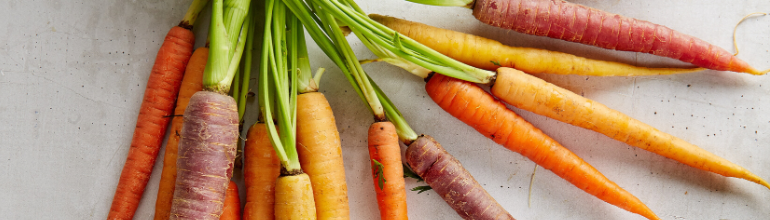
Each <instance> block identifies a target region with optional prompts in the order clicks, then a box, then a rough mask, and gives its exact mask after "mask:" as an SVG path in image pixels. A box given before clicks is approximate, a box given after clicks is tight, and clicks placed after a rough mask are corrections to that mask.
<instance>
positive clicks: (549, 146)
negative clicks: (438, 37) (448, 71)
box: [415, 74, 659, 219]
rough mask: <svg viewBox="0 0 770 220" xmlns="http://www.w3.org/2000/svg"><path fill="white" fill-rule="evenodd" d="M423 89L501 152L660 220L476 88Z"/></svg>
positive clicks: (436, 82) (455, 83)
mask: <svg viewBox="0 0 770 220" xmlns="http://www.w3.org/2000/svg"><path fill="white" fill-rule="evenodd" d="M425 90H426V91H427V92H428V95H429V96H430V97H431V98H432V99H433V101H435V102H436V104H438V105H439V106H441V108H442V109H444V110H445V111H447V112H449V114H451V115H452V116H454V117H456V118H457V119H459V120H460V121H462V122H465V123H466V124H468V125H469V126H471V127H473V128H474V129H476V131H478V132H479V133H481V134H483V135H484V136H486V137H488V138H490V139H492V140H494V141H495V142H497V143H498V144H500V145H503V146H504V147H505V148H507V149H509V150H511V151H514V152H517V153H520V154H521V155H523V156H525V157H527V158H529V159H530V160H532V161H533V162H535V163H536V164H538V165H540V166H542V167H543V168H546V169H548V170H551V172H553V173H554V174H556V175H557V176H559V177H561V178H562V179H564V180H567V182H570V183H572V184H573V185H575V187H577V188H579V189H581V190H583V191H585V192H587V193H589V194H591V195H593V196H596V197H597V198H599V199H601V200H603V201H605V202H607V203H609V204H612V205H615V206H618V207H620V208H622V209H625V210H628V211H630V212H633V213H636V214H639V215H641V216H644V217H646V218H648V219H659V218H658V217H657V216H656V215H655V213H653V212H652V210H650V209H649V208H647V206H646V205H644V203H642V201H640V200H639V199H638V198H636V197H635V196H634V195H632V194H631V193H629V192H628V191H626V190H624V189H623V188H621V187H620V186H618V185H617V184H615V183H614V182H612V181H611V180H609V179H607V177H605V176H604V175H602V174H601V173H600V172H599V171H598V170H596V169H595V168H593V167H592V166H591V165H589V164H588V163H586V162H585V161H583V159H580V157H578V156H577V155H575V154H574V153H572V152H571V151H569V150H567V149H566V148H564V147H562V146H561V145H560V144H559V143H558V142H556V141H555V140H553V139H551V138H550V137H549V136H548V135H546V134H544V133H543V132H542V131H541V130H540V129H538V128H536V127H535V126H533V125H532V124H530V123H529V122H527V121H525V120H524V119H523V118H521V116H519V115H518V114H516V113H514V112H513V111H511V110H510V109H508V108H506V107H505V104H503V103H502V102H500V101H498V100H496V99H495V98H494V97H492V95H491V94H489V93H487V92H486V91H484V90H483V89H482V88H481V87H479V86H478V85H476V84H473V83H470V82H466V81H462V80H458V79H454V78H450V77H446V76H443V75H440V74H435V75H433V77H431V79H430V80H429V81H428V83H427V84H426V85H425ZM415 172H417V170H415ZM418 174H419V173H418ZM426 181H427V179H426Z"/></svg>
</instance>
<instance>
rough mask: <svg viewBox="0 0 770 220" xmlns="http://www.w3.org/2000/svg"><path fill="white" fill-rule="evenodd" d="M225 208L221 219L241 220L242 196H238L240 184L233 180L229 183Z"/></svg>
mask: <svg viewBox="0 0 770 220" xmlns="http://www.w3.org/2000/svg"><path fill="white" fill-rule="evenodd" d="M223 210H224V211H222V215H221V216H219V219H220V220H241V198H240V196H238V185H236V184H235V182H233V181H232V180H230V184H229V185H227V194H226V195H225V204H224V208H223Z"/></svg>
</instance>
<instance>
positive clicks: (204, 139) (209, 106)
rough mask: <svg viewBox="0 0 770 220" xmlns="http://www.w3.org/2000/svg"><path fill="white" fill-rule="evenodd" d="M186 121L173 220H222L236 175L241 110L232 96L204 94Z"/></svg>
mask: <svg viewBox="0 0 770 220" xmlns="http://www.w3.org/2000/svg"><path fill="white" fill-rule="evenodd" d="M184 117H185V122H184V125H182V132H181V135H182V139H181V140H180V142H179V156H178V159H177V180H176V186H175V189H176V190H174V200H173V203H172V206H171V215H170V218H169V219H189V218H194V219H212V220H218V219H219V216H220V215H221V214H222V204H223V203H224V199H225V192H226V190H227V185H228V184H229V181H230V177H232V174H233V163H234V161H233V160H234V159H235V151H236V149H235V147H236V142H237V140H238V107H237V106H236V104H235V100H234V99H233V98H232V97H230V96H227V95H222V94H219V93H214V92H208V91H201V92H197V93H195V95H193V96H192V98H191V99H190V104H189V105H188V106H187V110H186V111H185V116H184Z"/></svg>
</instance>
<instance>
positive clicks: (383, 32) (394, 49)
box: [287, 0, 495, 83]
mask: <svg viewBox="0 0 770 220" xmlns="http://www.w3.org/2000/svg"><path fill="white" fill-rule="evenodd" d="M306 2H307V3H308V4H307V5H311V6H313V7H314V8H313V10H310V9H309V8H308V7H307V5H306V4H304V3H303V2H302V1H300V0H289V1H287V5H289V8H291V10H292V11H294V13H295V14H297V15H300V16H305V17H307V18H305V19H301V20H302V23H303V24H305V25H311V24H313V23H314V22H315V21H313V20H312V17H313V15H311V14H312V13H311V11H313V12H316V14H319V15H321V17H333V18H335V19H337V20H339V21H340V22H341V23H344V24H345V25H347V26H348V27H350V29H351V30H352V31H353V33H355V34H356V36H358V37H359V38H360V39H361V40H362V41H363V42H364V44H365V45H366V46H367V47H369V49H370V50H372V51H388V52H389V53H392V54H393V55H394V56H393V58H396V57H398V58H401V59H404V60H406V61H408V62H411V63H414V64H417V65H419V66H422V67H425V68H426V69H429V70H431V71H435V72H440V73H443V74H446V75H448V76H451V77H454V78H458V79H462V80H466V81H471V82H477V83H488V82H490V81H491V80H492V79H493V78H494V76H495V73H494V72H491V71H487V70H481V69H478V68H474V67H471V66H469V65H467V64H464V63H462V62H459V61H456V60H454V59H451V58H449V57H447V56H445V55H443V54H441V53H438V52H436V51H435V50H433V49H430V48H428V47H426V46H424V45H422V44H420V43H418V42H417V41H414V40H412V39H410V38H408V37H405V36H401V35H399V34H398V32H396V31H393V30H392V29H390V28H388V27H386V26H384V25H382V24H379V23H377V22H375V21H374V20H372V19H370V18H369V17H367V16H366V14H365V13H364V12H363V11H362V10H361V9H360V8H359V7H358V6H357V5H356V3H355V2H354V1H353V0H340V1H325V0H307V1H306ZM321 11H322V12H323V13H321ZM334 22H336V21H334ZM322 23H324V24H325V25H330V24H331V21H327V22H322ZM324 28H325V29H328V27H326V26H324ZM332 31H334V30H332ZM319 34H320V33H319ZM311 36H313V39H315V40H316V43H319V40H318V39H319V38H321V37H323V36H320V35H318V36H317V35H314V34H311ZM321 44H330V42H321V43H319V46H321V47H322V48H323V47H325V46H330V45H325V46H324V45H321ZM374 45H377V46H378V48H373V47H374ZM324 52H325V53H326V54H327V55H328V56H329V57H330V58H332V60H334V59H335V58H334V57H335V56H333V55H329V54H330V52H329V51H327V50H324ZM342 52H344V51H340V52H338V53H342ZM337 57H339V56H337ZM335 62H337V61H335ZM340 63H342V62H339V63H338V64H340ZM423 77H425V76H423ZM361 82H364V81H361Z"/></svg>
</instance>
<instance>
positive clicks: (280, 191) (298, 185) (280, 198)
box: [275, 173, 317, 220]
mask: <svg viewBox="0 0 770 220" xmlns="http://www.w3.org/2000/svg"><path fill="white" fill-rule="evenodd" d="M313 201H314V199H313V189H312V187H311V185H310V177H308V175H307V174H304V173H302V174H298V175H292V176H281V177H278V179H277V180H276V183H275V219H276V220H315V219H317V218H316V210H315V209H316V205H315V204H314V202H313Z"/></svg>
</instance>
